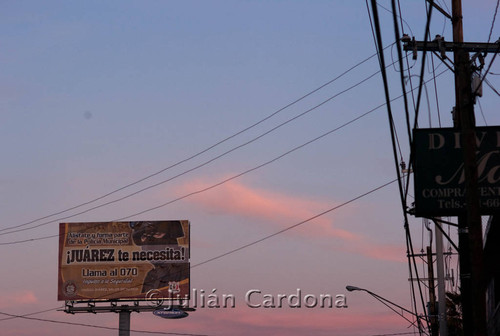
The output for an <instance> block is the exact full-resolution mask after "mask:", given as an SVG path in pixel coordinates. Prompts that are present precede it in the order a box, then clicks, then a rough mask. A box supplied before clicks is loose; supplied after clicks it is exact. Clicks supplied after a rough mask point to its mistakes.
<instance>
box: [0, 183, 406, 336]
mask: <svg viewBox="0 0 500 336" xmlns="http://www.w3.org/2000/svg"><path fill="white" fill-rule="evenodd" d="M396 180H397V179H394V180H392V181H389V182H386V183H384V184H382V185H380V186H378V187H376V188H373V189H371V190H369V191H367V192H365V193H363V194H360V195H358V196H356V197H354V198H352V199H350V200H348V201H346V202H344V203H341V204H339V205H336V206H334V207H331V208H329V209H327V210H325V211H323V212H321V213H318V214H316V215H314V216H312V217H309V218H307V219H305V220H303V221H301V222H298V223H295V224H293V225H290V226H288V227H286V228H284V229H281V230H279V231H277V232H275V233H272V234H269V235H267V236H264V237H262V238H260V239H257V240H255V241H253V242H250V243H248V244H245V245H242V246H240V247H238V248H235V249H232V250H230V251H227V252H225V253H222V254H219V255H217V256H215V257H212V258H209V259H207V260H204V261H202V262H199V263H197V264H194V265H192V266H191V268H195V267H198V266H201V265H205V264H208V263H210V262H212V261H215V260H218V259H221V258H223V257H226V256H228V255H231V254H233V253H236V252H239V251H241V250H243V249H246V248H248V247H251V246H253V245H257V244H259V243H261V242H263V241H266V240H268V239H270V238H272V237H275V236H277V235H280V234H282V233H284V232H287V231H290V230H292V229H294V228H296V227H298V226H301V225H304V224H306V223H309V222H311V221H313V220H315V219H317V218H319V217H321V216H324V215H326V214H328V213H330V212H333V211H336V210H338V209H340V208H342V207H344V206H346V205H348V204H351V203H353V202H355V201H357V200H359V199H361V198H363V197H365V196H368V195H370V194H372V193H374V192H376V191H378V190H380V189H383V188H385V187H387V186H389V185H390V184H392V183H394V182H395V181H396ZM55 309H59V307H58V308H53V309H47V310H42V311H39V312H35V313H29V314H25V315H14V314H8V313H3V312H0V314H2V315H6V316H9V318H6V319H2V320H0V322H1V321H5V320H8V319H13V318H25V319H31V320H37V321H45V322H54V323H63V324H72V323H69V322H61V321H52V320H46V319H38V318H32V317H28V316H30V315H35V314H40V313H45V312H48V311H53V310H55ZM78 325H80V324H78ZM82 326H91V325H82ZM96 327H98V328H99V326H96ZM105 328H108V327H105ZM108 329H112V330H116V328H108ZM167 335H169V334H167ZM174 335H177V334H174ZM179 335H191V334H179Z"/></svg>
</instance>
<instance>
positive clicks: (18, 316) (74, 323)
mask: <svg viewBox="0 0 500 336" xmlns="http://www.w3.org/2000/svg"><path fill="white" fill-rule="evenodd" d="M0 315H5V316H9V317H10V318H22V319H25V320H30V321H38V322H47V323H55V324H63V325H72V326H78V327H88V328H96V329H105V330H119V328H113V327H106V326H100V325H95V324H87V323H78V322H67V321H58V320H51V319H43V318H37V317H28V316H26V315H15V314H9V313H4V312H0ZM4 320H5V319H4ZM130 332H136V333H143V334H151V335H180V336H209V335H207V334H191V333H176V332H164V331H149V330H134V329H130Z"/></svg>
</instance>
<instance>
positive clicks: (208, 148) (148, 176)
mask: <svg viewBox="0 0 500 336" xmlns="http://www.w3.org/2000/svg"><path fill="white" fill-rule="evenodd" d="M389 47H390V45H389V46H386V47H385V48H384V49H386V48H389ZM376 55H377V54H376V53H375V54H373V55H371V56H369V57H367V58H365V59H363V60H362V61H360V62H358V63H357V64H355V65H354V66H352V67H350V68H349V69H347V70H345V71H344V72H342V73H341V74H340V75H338V76H336V77H335V78H333V79H331V80H329V81H328V82H326V83H324V84H322V85H321V86H319V87H318V88H316V89H314V90H312V91H310V92H308V93H306V94H305V95H303V96H301V97H300V98H298V99H296V100H294V101H293V102H291V103H289V104H287V105H285V106H284V107H282V108H280V109H278V110H276V111H275V112H273V113H271V114H270V115H268V116H266V117H265V118H263V119H261V120H259V121H257V122H255V123H253V124H251V125H250V126H247V127H245V128H243V129H242V130H240V131H238V132H236V133H234V134H232V135H230V136H228V137H226V138H224V139H222V140H220V141H218V142H216V143H215V144H213V145H211V146H209V147H207V148H205V149H203V150H201V151H199V152H197V153H195V154H193V155H191V156H188V157H187V158H185V159H183V160H180V161H178V162H176V163H174V164H171V165H169V166H167V167H165V168H162V169H160V170H159V171H157V172H154V173H152V174H150V175H147V176H145V177H143V178H140V179H138V180H136V181H134V182H131V183H129V184H126V185H125V186H122V187H120V188H117V189H115V190H113V191H110V192H108V193H106V194H104V195H101V196H99V197H96V198H94V199H91V200H89V201H86V202H83V203H80V204H78V205H75V206H72V207H70V208H67V209H64V210H61V211H58V212H54V213H52V214H49V215H46V216H43V217H39V218H36V219H33V220H31V221H29V222H25V223H22V224H18V225H14V226H10V227H7V228H1V229H0V232H1V231H6V230H10V229H15V228H19V227H23V226H27V225H30V224H33V223H35V222H38V221H41V220H44V219H48V218H50V217H54V216H58V215H61V214H63V213H65V212H68V211H72V210H75V209H78V208H81V207H83V206H86V205H89V204H92V203H95V202H97V201H99V200H102V199H104V198H106V197H108V196H111V195H113V194H115V193H117V192H119V191H122V190H124V189H127V188H130V187H132V186H134V185H137V184H139V183H141V182H143V181H145V180H148V179H150V178H152V177H154V176H157V175H159V174H161V173H163V172H165V171H167V170H170V169H172V168H174V167H177V166H179V165H181V164H182V163H185V162H188V161H190V160H192V159H194V158H196V157H198V156H200V155H202V154H204V153H206V152H208V151H210V150H211V149H213V148H215V147H217V146H219V145H221V144H223V143H225V142H227V141H229V140H230V139H233V138H235V137H237V136H238V135H240V134H242V133H244V132H246V131H248V130H250V129H252V128H254V127H256V126H258V125H260V124H262V123H264V122H265V121H267V120H269V119H271V118H272V117H274V116H275V115H277V114H279V113H280V112H282V111H284V110H285V109H287V108H289V107H291V106H293V105H295V104H297V103H298V102H300V101H302V100H304V99H305V98H307V97H309V96H311V95H313V94H314V93H316V92H318V91H320V90H321V89H323V88H325V87H326V86H328V85H330V84H332V83H333V82H335V81H337V80H339V79H340V78H342V77H343V76H345V75H346V74H348V73H349V72H351V71H353V70H354V69H356V68H357V67H359V66H361V65H362V64H364V63H366V62H367V61H369V60H370V59H372V58H373V57H375V56H376Z"/></svg>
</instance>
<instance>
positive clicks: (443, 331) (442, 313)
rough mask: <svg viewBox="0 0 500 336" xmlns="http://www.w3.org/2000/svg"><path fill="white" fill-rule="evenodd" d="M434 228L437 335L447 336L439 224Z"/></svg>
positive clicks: (441, 241)
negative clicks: (437, 314) (437, 306)
mask: <svg viewBox="0 0 500 336" xmlns="http://www.w3.org/2000/svg"><path fill="white" fill-rule="evenodd" d="M434 223H435V225H436V226H439V227H436V229H435V230H434V231H436V269H437V280H438V281H437V283H438V304H439V308H438V312H439V335H440V336H448V324H447V322H448V321H447V320H446V316H447V313H446V286H445V276H444V260H443V233H442V232H441V230H442V228H441V223H439V222H438V221H434Z"/></svg>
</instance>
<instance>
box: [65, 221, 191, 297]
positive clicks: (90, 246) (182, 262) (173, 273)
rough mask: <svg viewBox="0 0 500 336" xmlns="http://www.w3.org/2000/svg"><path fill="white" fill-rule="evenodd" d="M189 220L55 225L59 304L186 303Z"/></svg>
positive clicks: (187, 290) (188, 286) (187, 295)
mask: <svg viewBox="0 0 500 336" xmlns="http://www.w3.org/2000/svg"><path fill="white" fill-rule="evenodd" d="M189 230H190V225H189V221H187V220H172V221H140V222H93V223H60V224H59V272H58V295H57V298H58V300H71V301H87V300H141V299H155V300H156V299H177V298H183V299H189V288H190V285H189V253H190V251H189V245H190V242H189V241H190V233H189Z"/></svg>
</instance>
